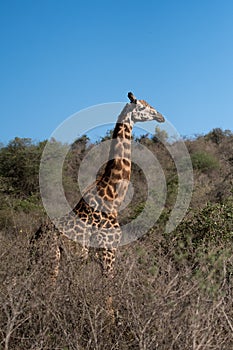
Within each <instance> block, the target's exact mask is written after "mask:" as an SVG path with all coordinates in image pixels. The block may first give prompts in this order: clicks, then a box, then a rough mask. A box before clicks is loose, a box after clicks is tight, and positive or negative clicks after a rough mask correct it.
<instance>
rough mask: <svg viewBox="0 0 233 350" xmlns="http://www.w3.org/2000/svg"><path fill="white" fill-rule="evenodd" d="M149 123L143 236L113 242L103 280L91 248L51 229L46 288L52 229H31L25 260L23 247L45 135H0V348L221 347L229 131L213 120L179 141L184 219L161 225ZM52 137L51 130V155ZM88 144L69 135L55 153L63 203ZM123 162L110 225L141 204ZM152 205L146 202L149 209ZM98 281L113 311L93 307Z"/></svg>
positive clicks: (171, 199)
mask: <svg viewBox="0 0 233 350" xmlns="http://www.w3.org/2000/svg"><path fill="white" fill-rule="evenodd" d="M160 132H161V131H160V130H158V129H157V130H156V131H155V135H154V136H153V137H152V138H148V137H147V136H146V135H144V136H142V137H141V138H140V137H139V138H138V139H137V141H138V142H139V143H142V144H144V145H146V147H148V149H150V151H151V152H153V153H154V154H155V156H156V157H157V159H158V160H159V162H160V164H161V167H162V169H163V171H164V175H165V177H166V182H167V198H166V203H165V207H164V210H163V212H162V214H161V216H160V218H159V220H158V221H157V222H156V223H155V225H154V226H153V227H152V228H151V229H150V230H149V232H148V233H147V235H145V236H143V237H140V238H139V239H138V240H137V241H135V242H134V243H132V244H130V245H128V246H123V247H121V248H120V249H119V252H118V259H117V262H116V276H115V278H114V279H113V280H112V281H106V280H105V279H103V278H102V276H101V271H100V267H99V265H98V264H97V263H96V261H95V259H94V258H93V259H90V260H88V261H87V262H86V263H85V264H83V263H81V262H80V254H81V249H80V247H79V246H76V245H75V244H74V242H70V241H68V240H60V247H61V252H62V261H61V270H60V273H59V275H58V280H57V283H56V286H54V287H53V288H51V286H48V283H47V282H48V277H47V272H48V271H49V270H50V269H51V264H52V262H51V257H50V254H51V249H52V246H53V236H52V235H49V234H48V235H47V236H45V237H41V239H40V240H39V243H38V244H39V248H38V251H40V252H41V254H38V256H37V255H36V254H35V255H36V263H34V260H33V259H32V256H31V251H30V249H29V246H30V241H31V239H32V236H33V235H34V233H35V232H36V229H37V228H38V227H39V224H40V222H41V221H42V220H44V219H45V213H44V209H43V206H42V203H41V200H40V195H39V182H38V171H39V166H40V158H41V154H42V152H43V148H44V146H45V141H44V142H38V143H35V142H33V141H32V140H31V139H20V138H15V139H14V140H12V141H10V142H9V144H8V145H5V146H4V145H2V147H1V148H0V240H1V242H0V264H1V271H0V349H4V350H11V349H12V350H13V349H14V350H21V349H28V350H35V349H38V350H39V349H43V350H51V349H60V350H73V349H78V350H83V349H90V350H91V349H95V350H97V349H98V350H99V349H101V350H104V349H122V350H126V349H127V350H128V349H129V350H131V349H132V350H135V349H139V350H154V349H159V350H168V349H174V350H179V349H182V350H189V349H193V350H198V349H207V350H208V349H211V350H212V349H214V350H229V349H232V348H233V338H232V331H233V310H232V295H233V161H232V145H233V134H232V133H231V132H230V131H228V130H227V131H223V130H221V129H214V130H212V131H211V132H210V133H208V134H207V135H204V136H198V137H196V138H195V139H192V140H189V139H187V140H186V141H185V143H186V146H187V148H188V150H189V153H190V155H191V159H192V163H193V168H194V189H193V197H192V201H191V205H190V208H189V211H188V213H187V215H186V217H185V218H184V220H183V221H182V222H181V223H180V225H179V226H178V227H177V228H176V229H175V231H173V232H171V233H165V229H164V228H165V225H166V222H167V220H168V218H169V213H170V211H171V210H172V208H173V206H174V203H175V200H176V196H177V189H178V178H177V171H176V167H175V164H174V161H173V159H172V158H171V156H170V154H169V152H168V150H167V148H166V140H167V135H165V134H163V133H162V134H160ZM158 134H159V135H158ZM110 136H111V132H109V133H107V135H106V137H105V138H103V139H102V141H104V140H105V139H108V138H109V137H110ZM60 147H61V148H62V147H63V146H62V145H61V144H57V143H56V141H55V140H54V148H55V150H57V151H56V152H55V153H54V154H57V155H58V153H59V149H60ZM90 147H92V145H91V142H90V140H88V138H87V136H85V137H83V138H81V139H78V140H77V141H76V142H75V143H74V144H73V146H72V148H71V150H70V152H69V153H68V154H67V157H66V160H65V164H64V169H63V183H64V188H65V193H66V197H67V199H68V201H69V202H70V203H71V205H73V204H75V200H77V199H76V198H78V196H79V195H80V194H79V191H78V188H77V174H78V168H79V165H80V164H81V161H82V159H83V158H84V157H85V155H86V153H87V152H88V150H89V149H90ZM60 151H61V149H60ZM57 152H58V153H57ZM181 161H182V162H184V166H183V167H184V168H185V160H181ZM182 164H183V163H182ZM45 170H46V169H45ZM132 170H133V171H132V183H133V186H134V195H133V198H132V201H131V203H130V204H129V205H128V206H127V208H125V209H124V210H122V212H121V213H120V220H121V223H122V224H124V223H127V222H128V221H129V220H131V219H132V218H135V217H137V216H138V215H139V214H140V213H141V211H142V210H143V209H144V205H145V200H146V195H147V187H146V179H145V175H144V174H143V173H142V172H141V170H140V169H139V167H138V166H136V165H135V164H133V166H132ZM51 176H52V174H51ZM158 200H159V199H158ZM153 210H154V208H153V203H151V213H150V214H151V215H153ZM145 224H146V223H145V222H142V223H140V225H145ZM135 229H136V228H135ZM139 229H140V227H139ZM133 234H135V232H134V233H133ZM136 236H137V235H136V234H135V237H136ZM139 236H140V235H139ZM59 239H60V238H59ZM34 258H35V257H34ZM110 291H111V294H112V299H113V308H114V317H115V319H114V322H112V320H111V319H109V313H108V312H107V311H106V308H105V305H106V300H107V299H108V297H109V293H110Z"/></svg>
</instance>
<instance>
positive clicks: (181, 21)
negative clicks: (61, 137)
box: [0, 0, 233, 142]
mask: <svg viewBox="0 0 233 350" xmlns="http://www.w3.org/2000/svg"><path fill="white" fill-rule="evenodd" d="M0 40H1V42H0V60H1V61H0V62H1V65H0V77H1V80H0V81H1V82H0V117H1V133H0V141H1V142H7V141H9V140H10V139H12V138H14V137H15V136H19V137H31V138H33V139H35V140H43V139H45V138H47V137H49V135H50V134H51V132H52V131H53V130H54V129H55V128H56V127H57V125H58V124H60V123H61V122H62V121H63V120H64V119H66V118H67V117H68V116H70V115H71V114H73V113H75V112H77V111H79V110H80V109H83V108H86V107H89V106H92V105H95V104H99V103H103V102H118V101H126V94H127V92H128V91H129V90H132V91H133V92H135V94H136V95H137V96H138V98H143V99H146V100H148V102H150V103H151V104H152V105H154V106H155V107H156V108H157V109H158V110H159V111H161V112H162V113H163V114H164V115H165V116H166V117H167V118H168V119H169V121H170V122H171V123H173V124H174V125H175V127H176V128H177V130H178V131H179V132H180V134H182V135H193V134H196V133H206V132H208V131H209V130H211V129H212V128H215V127H221V128H223V129H231V130H233V112H232V111H233V1H231V0H218V1H217V0H195V1H194V0H189V1H188V0H176V1H173V0H160V1H158V0H145V1H138V0H134V1H125V0H118V1H116V0H115V1H110V0H108V1H106V0H99V1H94V0H90V1H85V0H40V1H35V0H34V1H31V0H9V1H6V0H5V1H4V0H2V1H1V2H0ZM97 117H98V116H97ZM100 122H101V120H100Z"/></svg>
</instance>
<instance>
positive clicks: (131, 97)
mask: <svg viewBox="0 0 233 350" xmlns="http://www.w3.org/2000/svg"><path fill="white" fill-rule="evenodd" d="M128 98H129V100H130V102H131V103H135V104H136V103H137V99H136V97H135V96H134V94H133V93H132V92H128Z"/></svg>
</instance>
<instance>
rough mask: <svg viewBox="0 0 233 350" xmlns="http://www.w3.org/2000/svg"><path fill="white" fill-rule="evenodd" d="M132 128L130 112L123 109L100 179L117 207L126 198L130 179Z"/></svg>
mask: <svg viewBox="0 0 233 350" xmlns="http://www.w3.org/2000/svg"><path fill="white" fill-rule="evenodd" d="M132 128H133V122H132V120H131V117H130V114H129V113H126V114H125V113H124V110H123V111H122V113H121V114H120V116H119V117H118V120H117V123H116V125H115V128H114V131H113V137H112V141H111V147H110V152H109V160H108V162H107V164H106V167H105V171H104V174H103V175H102V177H101V181H100V183H101V184H103V186H104V187H105V190H106V195H107V197H109V200H113V201H114V208H115V209H117V208H118V207H119V206H120V204H121V202H122V201H123V200H124V198H125V195H126V192H127V190H128V185H129V181H130V174H131V137H132ZM101 187H102V186H101ZM102 188H103V187H102Z"/></svg>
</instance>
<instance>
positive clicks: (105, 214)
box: [37, 92, 165, 280]
mask: <svg viewBox="0 0 233 350" xmlns="http://www.w3.org/2000/svg"><path fill="white" fill-rule="evenodd" d="M128 98H129V100H130V103H126V105H125V107H124V108H123V110H122V111H121V113H120V115H119V117H118V119H117V122H116V125H115V128H114V131H113V136H112V140H111V146H110V151H109V158H108V161H107V163H106V166H105V170H104V172H103V174H102V175H101V176H100V177H99V178H97V180H96V181H95V182H94V183H93V184H92V185H91V186H89V187H88V188H87V189H86V191H85V192H84V193H83V194H82V198H81V199H80V201H79V202H78V203H77V205H76V206H75V207H74V208H73V210H72V211H71V212H70V213H68V214H67V215H64V216H63V217H61V218H58V219H55V220H54V221H53V222H54V224H51V223H50V224H48V223H46V225H45V226H44V227H40V228H39V230H38V232H37V236H41V234H43V232H47V231H48V230H50V231H55V232H56V234H55V237H54V240H55V242H57V241H58V238H57V234H58V233H59V234H60V233H61V234H63V235H64V236H66V237H68V238H69V239H71V240H73V241H75V242H79V243H81V244H82V246H83V256H84V257H87V256H88V253H89V247H90V246H92V247H93V246H94V247H97V248H98V250H99V251H100V254H99V262H100V264H101V267H102V272H103V275H104V276H107V277H113V271H114V263H115V259H116V250H117V247H118V245H119V243H120V240H121V228H120V224H119V222H118V218H117V217H118V211H119V207H120V205H121V203H122V201H123V200H124V198H125V196H126V193H127V190H128V185H129V181H130V174H131V137H132V129H133V126H134V124H135V123H136V122H144V121H150V120H156V121H158V122H164V120H165V119H164V117H163V115H162V114H161V113H159V112H158V111H156V109H155V108H153V107H152V106H150V105H149V104H148V103H147V102H146V101H144V100H138V99H136V97H135V96H134V94H133V93H132V92H129V93H128ZM51 225H52V226H51ZM54 245H56V243H55V244H54ZM99 248H100V249H99ZM60 255H61V254H60V251H59V247H58V246H57V249H56V252H55V256H54V259H55V262H54V263H53V268H54V272H53V278H54V280H56V278H57V275H58V271H59V260H60Z"/></svg>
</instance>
